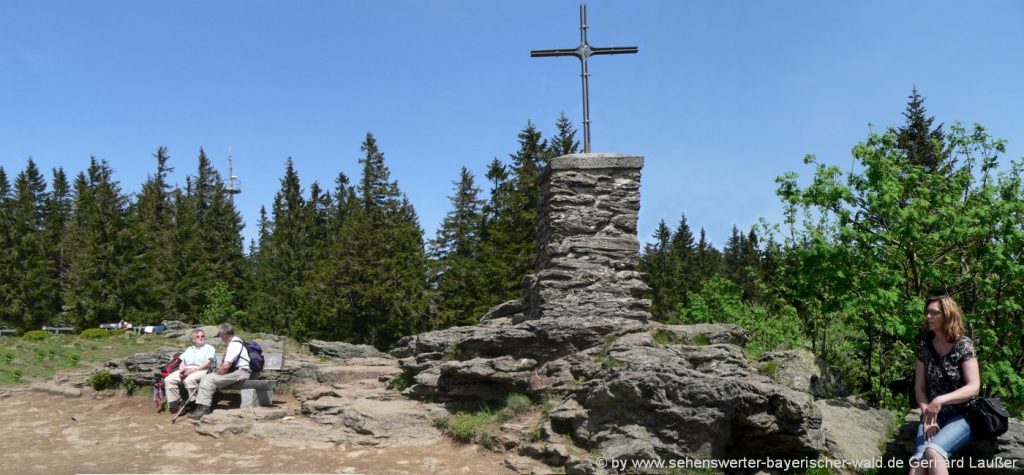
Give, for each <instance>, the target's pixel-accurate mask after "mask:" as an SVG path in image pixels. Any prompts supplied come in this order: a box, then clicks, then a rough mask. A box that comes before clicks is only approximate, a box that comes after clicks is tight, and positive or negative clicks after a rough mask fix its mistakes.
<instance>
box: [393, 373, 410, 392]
mask: <svg viewBox="0 0 1024 475" xmlns="http://www.w3.org/2000/svg"><path fill="white" fill-rule="evenodd" d="M409 386H412V376H409V373H406V372H405V371H402V373H401V374H399V375H398V376H395V377H394V379H392V380H391V381H389V382H388V388H390V389H396V390H398V391H402V390H404V389H405V388H407V387H409Z"/></svg>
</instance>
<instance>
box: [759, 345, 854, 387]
mask: <svg viewBox="0 0 1024 475" xmlns="http://www.w3.org/2000/svg"><path fill="white" fill-rule="evenodd" d="M758 364H759V367H760V368H761V369H762V372H764V373H765V374H768V375H769V376H771V378H772V379H774V380H775V381H778V382H779V384H782V385H783V386H786V387H787V388H790V389H795V390H797V391H802V392H805V393H810V394H813V395H814V397H816V398H823V399H829V398H836V397H843V396H846V395H848V394H849V393H848V392H847V391H846V387H845V386H844V385H843V381H842V379H841V378H840V377H839V371H838V370H837V369H835V368H832V367H829V366H828V365H827V364H826V363H825V362H824V361H822V360H821V359H820V358H818V357H817V356H814V353H811V352H810V351H808V350H805V349H803V348H799V349H795V350H789V351H779V352H770V353H764V354H762V355H761V357H760V358H758Z"/></svg>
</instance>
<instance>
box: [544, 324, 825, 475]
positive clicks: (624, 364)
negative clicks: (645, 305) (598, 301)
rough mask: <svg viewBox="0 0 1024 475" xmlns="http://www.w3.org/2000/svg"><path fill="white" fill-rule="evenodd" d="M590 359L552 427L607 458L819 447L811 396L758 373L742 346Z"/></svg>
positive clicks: (625, 348)
mask: <svg viewBox="0 0 1024 475" xmlns="http://www.w3.org/2000/svg"><path fill="white" fill-rule="evenodd" d="M590 356H591V357H592V361H591V362H589V363H582V364H581V363H580V361H577V362H576V363H577V364H576V366H577V367H576V368H574V369H573V370H572V372H574V373H579V374H580V375H581V379H580V383H579V384H578V388H577V389H575V390H574V391H572V392H571V393H570V395H569V396H568V397H567V398H566V400H564V401H563V403H562V404H560V405H559V406H557V407H556V408H555V409H554V410H552V411H551V413H550V415H551V425H552V428H553V429H554V430H555V431H566V432H568V435H570V436H571V437H572V438H573V439H574V440H575V441H576V443H577V444H581V445H583V446H584V447H587V448H590V449H596V450H597V452H598V453H601V454H602V455H603V456H605V457H609V458H638V459H651V458H656V457H660V458H666V459H667V458H680V457H682V456H689V457H697V458H707V459H725V458H732V457H775V458H778V457H780V455H782V456H785V457H791V458H800V457H809V456H815V455H816V454H817V452H818V451H820V450H821V449H823V448H824V446H825V442H824V437H823V434H822V430H821V413H820V411H819V410H818V408H817V407H816V406H815V405H814V404H813V398H812V397H811V396H810V395H808V394H805V393H800V392H797V391H794V390H791V389H789V388H786V387H783V386H780V385H778V384H776V383H774V382H773V381H771V380H770V379H768V378H766V377H764V376H762V375H760V374H758V373H757V371H756V370H755V369H754V368H753V367H751V366H750V365H749V364H748V363H747V361H746V359H745V358H744V356H743V352H742V350H741V349H740V348H739V347H736V346H733V345H707V346H687V345H679V346H675V345H673V346H632V345H624V344H618V343H615V344H612V345H608V346H607V347H605V348H601V349H600V350H598V351H592V352H591V354H590Z"/></svg>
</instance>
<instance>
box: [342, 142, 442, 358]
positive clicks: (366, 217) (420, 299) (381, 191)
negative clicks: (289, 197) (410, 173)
mask: <svg viewBox="0 0 1024 475" xmlns="http://www.w3.org/2000/svg"><path fill="white" fill-rule="evenodd" d="M361 150H362V152H363V156H362V157H361V158H360V159H359V163H360V165H362V176H361V178H360V182H359V193H358V196H357V200H358V204H359V206H358V207H353V210H352V213H351V214H350V215H349V216H347V217H346V219H345V221H344V223H343V224H342V226H341V232H340V246H341V252H340V261H339V263H338V269H339V272H336V274H335V277H336V279H337V281H338V283H339V292H341V295H340V296H339V297H340V300H341V305H340V308H339V309H338V311H337V313H336V316H337V317H338V318H339V319H340V320H341V321H340V322H338V323H339V324H340V325H343V326H344V327H345V328H347V329H348V333H349V334H351V335H352V338H353V339H354V340H355V341H357V342H361V343H369V344H372V345H375V346H377V347H379V348H387V347H390V346H391V345H393V344H394V342H395V341H397V339H398V338H399V337H401V336H403V335H408V334H411V333H414V332H415V331H417V330H419V329H423V328H425V327H426V326H427V323H426V322H425V320H424V318H423V315H424V310H425V304H426V275H427V269H426V256H425V254H424V251H423V231H422V229H421V228H420V226H419V222H418V221H417V217H416V212H415V210H413V208H412V206H411V205H410V204H409V202H408V200H407V199H406V198H405V196H404V195H403V194H402V193H401V191H400V190H399V188H398V183H396V182H394V181H392V180H391V177H390V171H389V170H388V168H387V166H386V165H385V164H384V154H383V153H382V152H381V151H380V150H379V148H378V147H377V141H376V139H375V138H374V136H373V134H371V133H367V134H366V140H365V141H364V142H363V144H362V147H361Z"/></svg>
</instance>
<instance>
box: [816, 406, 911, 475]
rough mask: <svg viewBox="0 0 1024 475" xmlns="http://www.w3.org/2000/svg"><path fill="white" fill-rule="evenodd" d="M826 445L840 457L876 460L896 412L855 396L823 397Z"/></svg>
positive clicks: (830, 451)
mask: <svg viewBox="0 0 1024 475" xmlns="http://www.w3.org/2000/svg"><path fill="white" fill-rule="evenodd" d="M814 404H815V405H816V406H818V410H819V411H821V428H822V431H823V432H824V434H825V448H826V450H827V452H828V454H829V456H831V458H833V459H836V460H846V461H857V460H874V459H876V458H878V457H880V456H881V455H882V450H881V447H882V446H883V442H884V441H885V440H886V437H888V436H889V428H890V426H891V425H892V424H893V423H894V422H893V414H892V412H890V411H888V410H885V409H876V408H873V407H871V406H869V405H868V404H867V403H866V402H864V401H863V400H862V399H860V398H858V397H855V396H848V397H844V398H835V399H819V400H817V401H815V402H814Z"/></svg>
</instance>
